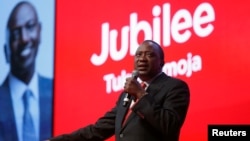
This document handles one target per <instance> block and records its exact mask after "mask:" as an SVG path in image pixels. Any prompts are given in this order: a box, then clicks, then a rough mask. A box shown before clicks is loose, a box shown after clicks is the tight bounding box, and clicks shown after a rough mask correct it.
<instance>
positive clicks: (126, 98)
mask: <svg viewBox="0 0 250 141" xmlns="http://www.w3.org/2000/svg"><path fill="white" fill-rule="evenodd" d="M138 75H139V72H138V71H137V70H134V71H133V72H132V78H133V79H137V77H138ZM130 97H131V96H130V95H129V94H128V93H126V95H125V97H124V99H123V104H122V105H123V107H125V106H126V105H127V103H128V102H129V99H130Z"/></svg>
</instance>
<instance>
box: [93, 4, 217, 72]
mask: <svg viewBox="0 0 250 141" xmlns="http://www.w3.org/2000/svg"><path fill="white" fill-rule="evenodd" d="M162 9H163V10H162V11H161V7H160V6H158V5H156V6H154V7H153V9H152V15H153V16H154V17H153V20H152V23H150V22H148V21H146V20H139V21H138V14H137V13H131V14H130V18H129V20H130V21H129V23H130V24H129V25H125V26H123V27H122V29H121V47H119V48H120V50H117V48H118V46H117V40H118V39H117V38H118V34H119V33H118V30H116V29H111V30H110V29H109V23H103V24H102V26H101V27H102V30H101V32H102V34H101V38H102V39H101V53H100V55H97V54H93V55H92V56H91V58H90V61H91V62H92V64H93V65H96V66H100V65H102V64H104V63H105V62H106V61H107V59H108V57H109V56H110V58H111V59H112V60H113V61H120V60H122V59H124V58H125V57H126V55H127V54H129V55H130V56H133V55H134V54H135V51H136V49H137V47H138V46H139V43H138V40H137V38H138V34H139V32H143V33H144V38H145V39H153V40H155V41H156V42H158V43H159V44H161V39H162V42H163V47H168V46H170V45H171V40H170V39H171V37H172V38H173V40H174V41H175V42H177V43H185V42H187V41H188V40H189V39H190V37H191V36H192V32H191V31H193V32H194V33H195V35H197V36H199V37H206V36H209V35H210V34H211V33H212V31H213V29H214V27H213V25H212V22H213V21H214V20H215V13H214V9H213V7H212V5H211V4H209V3H207V2H204V3H201V4H200V5H198V6H197V8H196V9H195V10H194V14H193V17H192V15H191V13H190V12H189V11H188V10H187V9H179V10H177V11H176V12H175V13H174V14H173V18H172V19H171V14H170V13H173V12H172V11H171V7H170V4H169V3H165V4H163V6H162ZM204 25H206V26H204ZM192 27H193V30H190V29H191V28H192ZM161 28H162V34H163V35H162V36H161ZM181 63H182V62H181ZM181 67H185V66H181ZM180 73H183V72H180Z"/></svg>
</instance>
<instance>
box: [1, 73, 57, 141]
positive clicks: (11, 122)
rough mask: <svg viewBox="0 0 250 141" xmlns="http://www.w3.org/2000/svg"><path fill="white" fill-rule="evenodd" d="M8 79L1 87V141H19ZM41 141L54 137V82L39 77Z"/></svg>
mask: <svg viewBox="0 0 250 141" xmlns="http://www.w3.org/2000/svg"><path fill="white" fill-rule="evenodd" d="M8 80H9V79H8V77H7V78H6V79H5V81H4V82H3V84H2V85H1V87H0V113H1V114H0V141H18V140H19V139H18V133H17V127H16V121H15V116H14V111H13V105H12V99H11V93H10V86H9V81H8ZM38 92H39V111H40V113H39V115H40V116H39V119H40V121H39V130H40V132H39V141H40V140H45V139H47V138H49V137H51V135H52V99H53V96H52V95H53V81H52V80H51V79H48V78H45V77H42V76H40V75H38Z"/></svg>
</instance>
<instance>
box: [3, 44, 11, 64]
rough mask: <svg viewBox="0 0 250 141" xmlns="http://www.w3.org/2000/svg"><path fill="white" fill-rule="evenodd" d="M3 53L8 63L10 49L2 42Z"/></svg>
mask: <svg viewBox="0 0 250 141" xmlns="http://www.w3.org/2000/svg"><path fill="white" fill-rule="evenodd" d="M4 55H5V59H6V62H7V63H10V49H9V48H8V46H7V45H6V44H4Z"/></svg>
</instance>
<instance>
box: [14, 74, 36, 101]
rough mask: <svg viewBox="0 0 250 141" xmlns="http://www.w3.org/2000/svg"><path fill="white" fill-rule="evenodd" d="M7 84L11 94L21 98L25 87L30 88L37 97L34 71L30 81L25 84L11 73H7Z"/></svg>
mask: <svg viewBox="0 0 250 141" xmlns="http://www.w3.org/2000/svg"><path fill="white" fill-rule="evenodd" d="M9 86H10V92H11V95H13V96H14V97H17V98H21V97H22V95H23V93H24V92H25V90H26V89H30V90H31V91H32V93H33V96H34V98H38V74H37V73H34V75H33V77H32V79H31V81H30V83H29V84H28V85H27V84H25V83H24V82H22V81H21V80H20V79H18V78H17V77H15V76H14V75H13V74H10V75H9Z"/></svg>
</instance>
